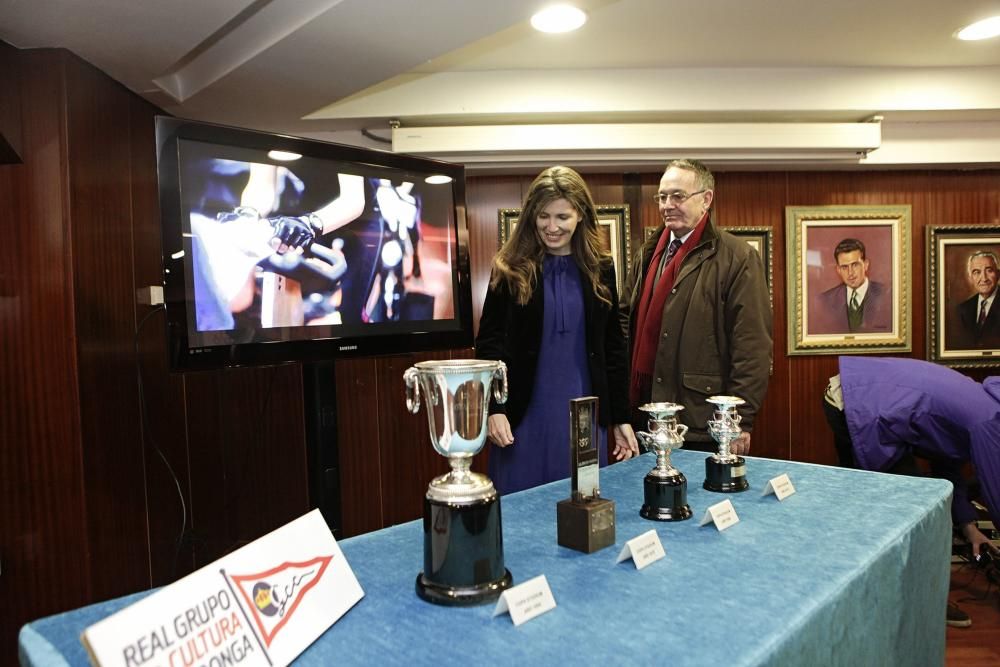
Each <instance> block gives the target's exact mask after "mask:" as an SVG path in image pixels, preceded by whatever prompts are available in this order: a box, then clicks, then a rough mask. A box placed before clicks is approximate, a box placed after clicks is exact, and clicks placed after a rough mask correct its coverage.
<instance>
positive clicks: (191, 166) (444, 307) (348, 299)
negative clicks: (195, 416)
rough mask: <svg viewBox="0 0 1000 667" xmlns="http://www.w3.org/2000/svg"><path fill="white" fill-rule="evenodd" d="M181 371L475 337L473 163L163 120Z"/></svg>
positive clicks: (167, 264)
mask: <svg viewBox="0 0 1000 667" xmlns="http://www.w3.org/2000/svg"><path fill="white" fill-rule="evenodd" d="M156 143H157V173H158V180H159V194H160V212H161V221H162V242H163V246H162V247H163V272H164V274H163V275H164V302H165V305H166V311H167V327H168V340H169V347H170V365H171V369H172V370H175V371H185V370H199V369H211V368H221V367H225V366H241V365H257V364H273V363H279V362H285V361H311V360H328V359H333V358H336V357H340V356H369V355H380V354H390V353H402V352H415V351H424V350H430V349H443V348H462V347H470V346H471V345H472V309H471V301H472V292H471V287H470V274H469V260H468V257H469V255H468V247H467V242H468V228H467V223H466V219H465V190H464V187H465V170H464V167H462V166H461V165H455V164H448V163H444V162H438V161H435V160H428V159H424V158H418V157H414V156H407V155H399V154H394V153H388V152H383V151H375V150H369V149H363V148H358V147H354V146H345V145H339V144H332V143H327V142H322V141H315V140H309V139H302V138H296V137H290V136H282V135H277V134H270V133H265V132H257V131H251V130H244V129H238V128H232V127H224V126H220V125H212V124H207V123H201V122H194V121H188V120H181V119H176V118H169V117H159V118H157V119H156Z"/></svg>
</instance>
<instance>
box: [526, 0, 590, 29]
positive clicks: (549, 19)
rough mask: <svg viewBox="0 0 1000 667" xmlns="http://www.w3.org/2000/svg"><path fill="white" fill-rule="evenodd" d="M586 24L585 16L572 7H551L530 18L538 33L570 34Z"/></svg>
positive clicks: (579, 10) (581, 11)
mask: <svg viewBox="0 0 1000 667" xmlns="http://www.w3.org/2000/svg"><path fill="white" fill-rule="evenodd" d="M586 22H587V15H586V14H585V13H584V12H583V10H581V9H577V8H576V7H574V6H572V5H551V6H549V7H546V8H545V9H543V10H541V11H540V12H538V13H537V14H535V15H534V16H532V17H531V27H532V28H534V29H535V30H538V31H539V32H571V31H573V30H576V29H577V28H579V27H580V26H582V25H583V24H584V23H586Z"/></svg>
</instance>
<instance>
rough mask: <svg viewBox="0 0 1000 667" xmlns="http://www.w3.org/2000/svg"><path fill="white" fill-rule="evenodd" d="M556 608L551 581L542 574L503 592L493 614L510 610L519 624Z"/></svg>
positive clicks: (497, 614)
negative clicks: (550, 585)
mask: <svg viewBox="0 0 1000 667" xmlns="http://www.w3.org/2000/svg"><path fill="white" fill-rule="evenodd" d="M555 608H556V599H555V598H554V597H552V591H551V590H550V589H549V582H548V580H547V579H546V578H545V575H544V574H540V575H538V576H537V577H535V578H534V579H528V580H527V581H526V582H524V583H523V584H518V585H517V586H514V587H512V588H508V589H507V590H505V591H504V592H503V593H501V594H500V599H499V600H497V606H496V607H495V608H494V609H493V616H494V617H496V616H499V615H500V614H502V613H504V612H505V611H506V612H510V620H512V621H513V622H514V625H515V626H517V625H521V624H522V623H524V622H525V621H530V620H531V619H533V618H534V617H535V616H541V615H542V614H544V613H545V612H547V611H552V610H553V609H555Z"/></svg>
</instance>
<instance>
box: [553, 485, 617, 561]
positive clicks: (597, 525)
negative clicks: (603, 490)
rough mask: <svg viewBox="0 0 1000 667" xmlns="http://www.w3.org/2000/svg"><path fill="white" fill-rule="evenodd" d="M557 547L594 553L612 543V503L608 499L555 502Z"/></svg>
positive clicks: (613, 531) (613, 508) (613, 520)
mask: <svg viewBox="0 0 1000 667" xmlns="http://www.w3.org/2000/svg"><path fill="white" fill-rule="evenodd" d="M556 528H557V533H558V537H557V541H558V542H559V546H561V547H568V548H570V549H576V550H577V551H582V552H583V553H585V554H589V553H593V552H595V551H598V550H600V549H603V548H604V547H609V546H611V545H612V544H614V543H615V501H613V500H608V499H607V498H594V499H592V500H583V499H580V500H574V499H573V498H567V499H566V500H560V501H559V502H558V503H556Z"/></svg>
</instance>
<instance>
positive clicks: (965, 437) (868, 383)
mask: <svg viewBox="0 0 1000 667" xmlns="http://www.w3.org/2000/svg"><path fill="white" fill-rule="evenodd" d="M823 410H824V412H825V414H826V419H827V422H828V423H829V424H830V428H831V429H832V430H833V434H834V444H835V445H836V447H837V456H838V458H839V459H840V464H841V465H842V466H844V467H848V468H862V469H864V470H874V471H877V472H892V473H897V474H903V475H922V474H923V472H922V470H921V469H920V467H919V466H918V465H917V462H916V459H917V458H922V459H926V460H928V461H929V463H930V469H931V475H932V476H934V477H939V478H941V479H947V480H949V481H950V482H951V483H952V484H953V485H954V486H955V491H954V495H953V497H952V502H951V514H952V519H953V521H954V522H955V525H956V526H958V527H959V529H960V530H961V532H962V534H963V535H964V536H965V538H966V539H967V540H968V541H969V543H970V544H971V545H972V554H973V556H974V557H975V558H977V559H978V557H979V555H980V553H981V552H982V551H983V550H984V549H990V550H991V552H992V549H991V547H990V546H989V540H988V538H987V537H986V536H985V535H983V533H982V532H981V531H980V530H979V529H978V528H977V527H976V524H975V519H976V510H975V508H974V507H973V506H972V503H971V502H970V500H969V495H968V489H967V488H966V482H965V479H964V478H963V475H962V467H963V466H964V465H965V464H967V463H969V462H971V463H972V465H973V466H974V467H975V469H976V473H977V476H978V478H979V482H980V486H981V489H982V493H983V497H984V499H985V501H986V504H987V506H988V507H989V509H990V511H991V512H993V513H995V512H996V511H997V508H1000V376H997V377H988V378H986V380H985V381H984V382H983V383H982V384H980V383H978V382H976V381H975V380H973V379H971V378H969V377H967V376H965V375H962V374H961V373H959V372H958V371H956V370H953V369H951V368H947V367H946V366H940V365H938V364H932V363H929V362H926V361H921V360H918V359H902V358H877V357H840V374H839V375H836V376H834V377H832V378H830V383H829V385H827V390H826V393H825V395H824V400H823ZM994 516H995V515H994ZM948 624H949V625H954V626H957V627H966V626H968V625H970V624H971V621H970V620H969V618H968V615H967V614H965V613H964V612H962V611H961V610H959V609H957V608H956V607H953V606H949V609H948Z"/></svg>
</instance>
